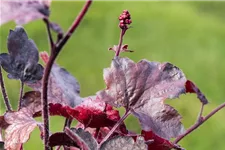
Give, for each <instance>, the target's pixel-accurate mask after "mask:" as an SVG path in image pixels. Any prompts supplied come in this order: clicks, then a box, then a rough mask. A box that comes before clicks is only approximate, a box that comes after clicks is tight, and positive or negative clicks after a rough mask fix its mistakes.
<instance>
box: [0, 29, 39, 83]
mask: <svg viewBox="0 0 225 150" xmlns="http://www.w3.org/2000/svg"><path fill="white" fill-rule="evenodd" d="M7 44H8V51H9V54H6V53H2V54H0V64H1V66H2V68H3V69H4V70H5V71H6V72H7V73H9V74H8V77H9V78H10V79H20V80H21V81H24V82H35V81H37V80H40V79H41V78H42V75H43V67H42V66H41V65H40V64H38V60H39V56H38V49H37V47H36V45H35V43H34V42H33V40H30V39H28V36H27V34H26V32H25V30H24V29H23V28H22V27H20V26H17V27H16V28H15V30H14V31H13V30H10V33H9V36H8V43H7Z"/></svg>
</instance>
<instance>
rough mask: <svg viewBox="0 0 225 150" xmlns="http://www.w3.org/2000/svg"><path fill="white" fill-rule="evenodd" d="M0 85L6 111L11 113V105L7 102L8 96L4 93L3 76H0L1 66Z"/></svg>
mask: <svg viewBox="0 0 225 150" xmlns="http://www.w3.org/2000/svg"><path fill="white" fill-rule="evenodd" d="M0 84H1V90H2V96H3V98H4V102H5V107H6V108H7V110H8V111H11V110H12V107H11V104H10V102H9V98H8V95H7V93H6V89H5V84H4V79H3V76H2V69H1V65H0Z"/></svg>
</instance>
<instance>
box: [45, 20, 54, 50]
mask: <svg viewBox="0 0 225 150" xmlns="http://www.w3.org/2000/svg"><path fill="white" fill-rule="evenodd" d="M43 21H44V22H45V24H46V28H47V33H48V40H49V43H50V46H51V50H52V49H54V47H55V44H54V42H53V38H52V34H51V30H50V24H49V20H48V18H44V19H43Z"/></svg>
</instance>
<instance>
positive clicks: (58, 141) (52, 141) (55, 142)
mask: <svg viewBox="0 0 225 150" xmlns="http://www.w3.org/2000/svg"><path fill="white" fill-rule="evenodd" d="M60 145H65V146H73V147H78V145H77V143H76V142H74V141H73V140H72V139H71V138H70V137H69V136H68V135H67V134H66V133H64V132H56V133H54V134H52V135H51V136H50V137H49V146H50V147H54V146H60Z"/></svg>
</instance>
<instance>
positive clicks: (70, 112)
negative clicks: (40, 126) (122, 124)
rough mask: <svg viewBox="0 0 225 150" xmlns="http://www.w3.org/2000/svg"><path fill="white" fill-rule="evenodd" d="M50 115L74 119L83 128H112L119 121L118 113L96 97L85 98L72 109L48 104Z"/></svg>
mask: <svg viewBox="0 0 225 150" xmlns="http://www.w3.org/2000/svg"><path fill="white" fill-rule="evenodd" d="M49 110H50V113H51V115H61V116H64V117H66V118H76V119H77V120H78V121H79V122H81V123H82V124H84V125H85V127H92V128H100V127H112V126H113V125H114V124H115V123H116V122H117V121H118V120H119V119H120V116H119V112H118V111H117V110H113V109H112V107H110V106H107V105H106V104H105V103H104V102H102V101H101V100H100V99H99V98H98V97H89V98H86V99H85V101H84V102H83V103H81V104H80V105H78V106H76V107H74V108H72V107H69V106H62V105H61V104H49Z"/></svg>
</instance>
